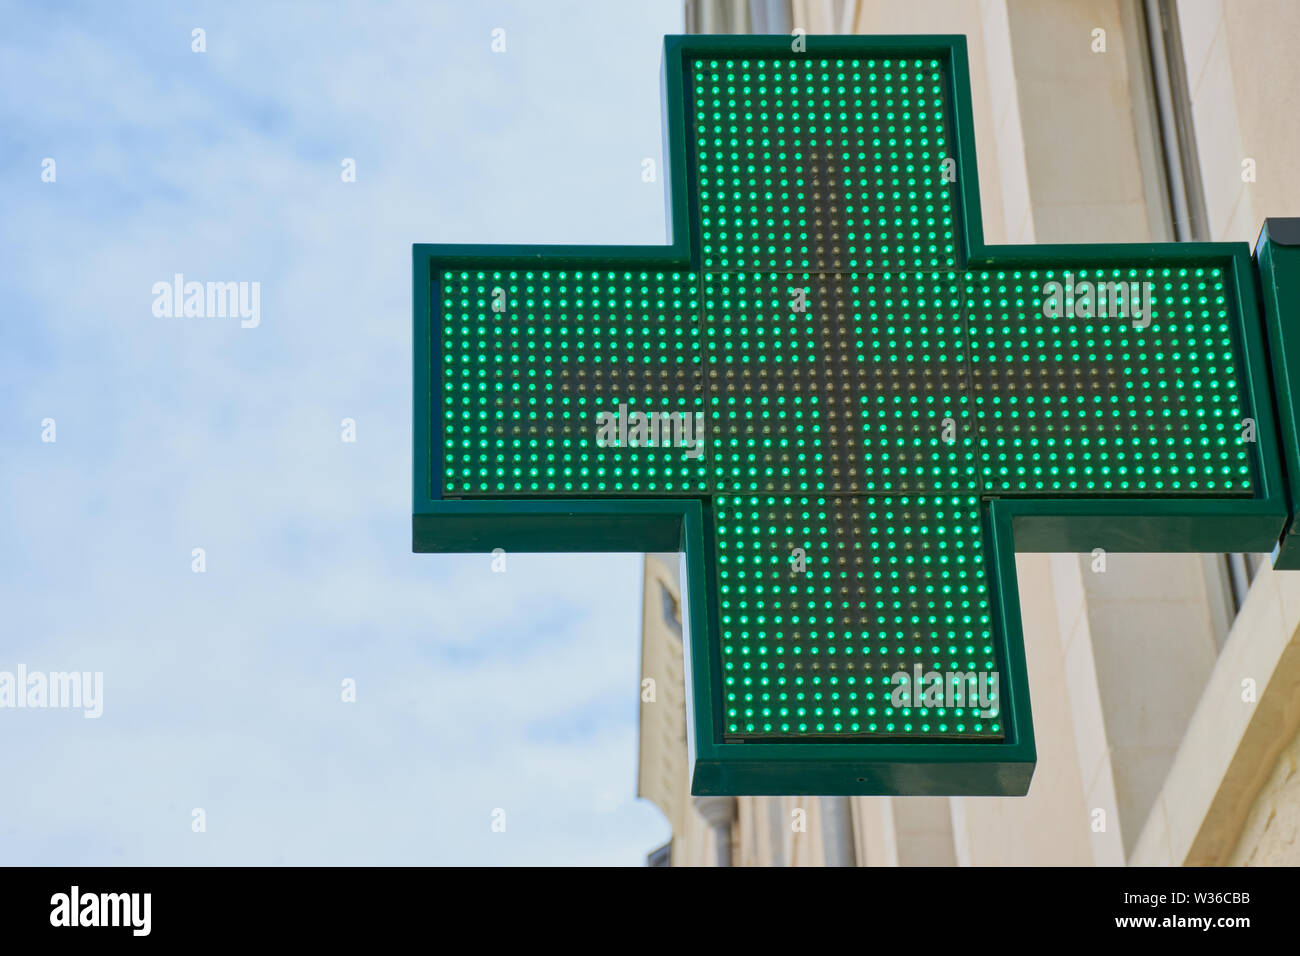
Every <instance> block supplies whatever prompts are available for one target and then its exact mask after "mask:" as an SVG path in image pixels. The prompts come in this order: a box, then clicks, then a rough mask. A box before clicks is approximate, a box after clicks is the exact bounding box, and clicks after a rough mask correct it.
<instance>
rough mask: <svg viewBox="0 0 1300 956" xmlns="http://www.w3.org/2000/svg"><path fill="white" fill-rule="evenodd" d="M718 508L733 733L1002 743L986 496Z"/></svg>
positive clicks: (743, 500)
mask: <svg viewBox="0 0 1300 956" xmlns="http://www.w3.org/2000/svg"><path fill="white" fill-rule="evenodd" d="M716 509H717V511H716V520H717V539H718V592H719V608H720V611H719V617H720V624H721V631H720V634H721V644H722V668H723V682H724V687H723V709H724V723H725V731H726V733H727V734H728V735H731V736H736V737H746V738H762V737H771V736H798V737H846V736H877V737H879V736H893V737H932V738H940V737H969V736H983V737H999V736H1001V734H1002V724H1001V720H1000V718H999V717H998V713H999V711H1000V708H999V703H998V695H999V686H998V685H999V681H998V680H997V679H995V678H994V675H996V674H997V673H998V664H997V659H996V654H995V653H994V644H993V637H992V633H991V626H990V617H989V603H988V591H987V588H986V587H985V567H984V556H983V554H982V552H981V544H980V537H981V529H980V509H979V499H978V498H977V497H975V496H973V495H968V496H962V497H956V496H947V497H943V496H924V495H920V496H913V495H891V496H875V495H868V496H863V497H807V496H770V495H769V496H735V497H733V496H729V495H727V496H721V497H719V498H718V499H717V504H716ZM981 675H982V676H981ZM981 692H982V693H983V697H981V696H980V694H981Z"/></svg>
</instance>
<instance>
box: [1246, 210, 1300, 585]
mask: <svg viewBox="0 0 1300 956" xmlns="http://www.w3.org/2000/svg"><path fill="white" fill-rule="evenodd" d="M1255 264H1256V267H1257V270H1258V273H1257V274H1258V276H1259V280H1260V293H1261V296H1262V297H1263V300H1264V316H1265V325H1266V326H1267V328H1268V348H1269V356H1270V362H1269V364H1270V367H1271V368H1272V372H1273V390H1274V394H1275V396H1276V402H1277V415H1278V426H1279V427H1280V428H1281V430H1282V447H1283V449H1284V450H1285V452H1286V459H1285V462H1284V464H1285V466H1286V473H1287V476H1288V478H1289V479H1290V484H1289V486H1288V491H1289V494H1290V500H1291V507H1290V509H1289V510H1290V516H1289V520H1288V522H1287V527H1286V530H1285V531H1284V532H1283V535H1282V540H1281V542H1280V543H1279V546H1278V550H1277V553H1276V554H1275V555H1274V557H1273V566H1274V567H1275V568H1278V569H1279V570H1285V571H1296V570H1300V534H1297V533H1296V531H1297V529H1298V528H1300V522H1297V520H1296V518H1297V517H1298V515H1297V509H1300V219H1267V220H1265V222H1264V228H1263V229H1262V230H1261V231H1260V235H1259V241H1258V242H1256V243H1255Z"/></svg>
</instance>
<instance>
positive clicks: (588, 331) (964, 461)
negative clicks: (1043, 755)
mask: <svg viewBox="0 0 1300 956" xmlns="http://www.w3.org/2000/svg"><path fill="white" fill-rule="evenodd" d="M663 85H664V120H665V136H666V139H667V154H668V162H667V178H668V191H669V226H670V230H671V238H672V241H671V243H670V244H669V245H667V246H644V247H636V246H633V247H628V246H621V247H585V246H579V247H573V246H446V245H417V246H416V247H415V249H414V261H415V272H414V278H415V283H414V311H415V409H414V424H415V449H414V450H415V460H414V484H415V500H414V549H415V550H416V551H420V552H430V551H432V552H467V551H468V552H475V551H482V552H488V551H492V550H494V549H496V548H502V549H505V550H507V551H510V550H518V551H551V552H559V551H584V552H589V551H678V552H680V553H681V555H682V562H683V568H684V571H685V579H686V600H685V613H684V614H683V618H684V621H683V623H684V628H683V631H684V639H685V641H686V654H687V657H688V660H689V662H690V665H689V667H690V673H689V677H688V680H687V688H688V714H689V723H690V731H689V733H688V738H689V740H688V744H689V748H690V761H691V786H692V791H693V792H694V793H697V794H799V793H807V794H1011V795H1018V794H1024V793H1025V792H1027V790H1028V787H1029V781H1030V777H1031V775H1032V773H1033V769H1034V762H1035V750H1034V739H1033V729H1032V723H1031V720H1030V707H1029V700H1030V694H1029V685H1028V677H1027V669H1026V662H1025V651H1024V640H1023V635H1022V632H1021V621H1020V611H1019V598H1018V594H1017V590H1016V575H1015V561H1014V553H1015V551H1016V550H1021V551H1079V552H1085V551H1088V552H1090V551H1094V550H1095V549H1098V548H1101V549H1106V550H1118V551H1123V550H1129V551H1160V550H1166V551H1267V550H1271V549H1272V548H1273V547H1274V546H1275V545H1276V544H1277V542H1278V539H1279V536H1280V535H1282V533H1283V531H1284V529H1285V527H1286V525H1287V523H1288V520H1289V516H1290V511H1291V509H1290V506H1289V504H1288V501H1289V500H1290V499H1289V496H1288V488H1287V487H1286V483H1285V481H1286V479H1285V474H1286V470H1285V464H1284V462H1283V460H1282V456H1281V455H1280V453H1279V447H1280V446H1279V441H1278V436H1277V430H1278V427H1279V423H1277V422H1275V420H1274V413H1273V393H1272V390H1271V383H1270V380H1269V375H1270V366H1269V362H1268V358H1267V354H1266V347H1267V346H1266V341H1265V340H1266V337H1267V336H1266V334H1265V323H1264V320H1263V318H1262V315H1263V313H1262V311H1261V308H1260V304H1259V302H1258V301H1257V292H1256V285H1255V266H1254V264H1253V262H1252V259H1251V256H1250V251H1249V249H1248V248H1247V246H1246V245H1245V244H1203V243H1196V244H1179V245H1150V244H1141V245H1104V246H1092V245H1071V246H1047V247H1032V246H1026V247H1013V246H986V245H985V244H984V241H983V234H982V228H981V222H980V204H979V192H978V187H977V184H976V166H975V151H974V135H973V132H972V127H971V108H970V91H969V81H968V78H967V67H966V49H965V43H964V40H963V39H962V38H960V37H890V38H879V37H826V38H817V37H808V38H806V49H802V50H798V51H795V50H792V48H791V41H790V39H789V38H781V37H748V36H747V37H669V38H667V39H666V41H665V51H664V72H663ZM1297 251H1298V252H1300V250H1297ZM1297 354H1298V355H1300V349H1298V350H1297ZM1295 364H1296V365H1297V366H1300V360H1297V362H1296V363H1295ZM1284 411H1285V410H1284ZM1282 418H1283V421H1282V422H1281V425H1282V427H1283V428H1287V427H1291V425H1292V421H1293V419H1292V417H1291V416H1289V414H1283V415H1282ZM1284 544H1285V543H1284Z"/></svg>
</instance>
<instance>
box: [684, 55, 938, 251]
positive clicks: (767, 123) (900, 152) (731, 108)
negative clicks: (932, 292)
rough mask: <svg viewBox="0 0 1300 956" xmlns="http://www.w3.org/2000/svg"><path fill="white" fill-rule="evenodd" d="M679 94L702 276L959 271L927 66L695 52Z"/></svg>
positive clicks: (927, 62)
mask: <svg viewBox="0 0 1300 956" xmlns="http://www.w3.org/2000/svg"><path fill="white" fill-rule="evenodd" d="M690 88H691V117H692V133H693V140H694V147H695V163H694V170H695V177H696V182H697V184H698V190H699V224H700V226H699V228H700V248H701V253H702V262H703V267H704V268H705V269H706V270H710V271H719V272H768V271H773V270H797V271H810V272H853V271H857V272H865V271H891V270H903V269H936V268H939V269H950V268H953V267H954V266H955V265H956V263H957V260H956V247H955V243H954V240H953V231H954V225H953V223H954V213H953V199H952V191H951V188H950V185H949V183H950V182H951V179H950V178H949V179H945V177H944V160H946V159H949V158H950V157H951V155H952V154H951V149H952V147H951V145H950V142H949V137H948V134H947V128H946V120H945V108H946V107H945V102H946V101H945V92H944V91H945V90H946V88H947V86H946V83H945V82H944V77H943V70H942V66H941V64H940V62H939V61H938V60H937V59H931V58H919V59H910V58H909V59H894V58H881V59H876V58H870V57H867V58H857V57H854V58H841V57H833V58H830V57H816V56H809V57H805V58H790V57H780V58H757V57H755V58H748V57H739V58H728V59H720V58H717V59H715V58H712V57H707V58H705V57H702V58H700V59H697V60H694V61H693V62H692V63H691V87H690ZM950 168H951V167H950Z"/></svg>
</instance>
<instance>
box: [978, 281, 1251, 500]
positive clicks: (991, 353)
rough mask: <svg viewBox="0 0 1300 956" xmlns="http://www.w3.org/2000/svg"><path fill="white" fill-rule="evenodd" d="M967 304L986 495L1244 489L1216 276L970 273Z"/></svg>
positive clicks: (1231, 353)
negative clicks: (1144, 302) (988, 493)
mask: <svg viewBox="0 0 1300 956" xmlns="http://www.w3.org/2000/svg"><path fill="white" fill-rule="evenodd" d="M1144 284H1145V287H1144ZM1144 295H1145V296H1146V299H1147V301H1148V302H1149V305H1143V304H1142V302H1143V296H1144ZM967 300H968V301H967V308H968V317H969V318H968V321H969V328H970V341H971V368H972V371H973V379H974V392H975V410H976V416H977V418H978V420H979V431H980V438H979V444H980V448H979V466H980V472H981V474H982V475H983V477H984V480H985V483H986V486H987V488H988V490H989V491H993V492H997V493H1002V494H1015V493H1030V492H1033V493H1043V492H1052V493H1069V494H1097V493H1107V492H1109V493H1116V492H1129V493H1133V492H1136V493H1145V494H1171V493H1177V494H1182V495H1188V494H1207V493H1208V494H1218V495H1222V494H1225V493H1226V494H1232V493H1239V494H1248V493H1249V492H1250V489H1251V466H1250V447H1251V442H1249V441H1246V440H1245V438H1246V437H1247V432H1246V431H1245V428H1244V425H1245V419H1246V418H1247V417H1248V416H1247V415H1246V412H1245V407H1244V396H1243V393H1242V381H1241V371H1240V367H1239V364H1238V358H1237V355H1238V350H1237V347H1236V346H1235V345H1234V342H1233V336H1232V316H1231V314H1230V311H1229V305H1228V299H1227V290H1226V288H1225V285H1224V277H1223V272H1222V270H1221V269H1217V268H1209V269H1207V268H1186V267H1184V268H1176V269H1175V268H1162V269H1131V268H1130V269H1097V268H1092V269H1090V268H1087V267H1086V266H1082V267H1079V268H1077V269H1061V268H1057V269H1041V270H1023V271H1014V272H988V271H980V272H971V273H968V274H967ZM1059 313H1064V314H1059ZM1099 313H1100V314H1099ZM1134 313H1139V314H1137V315H1135V314H1134Z"/></svg>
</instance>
